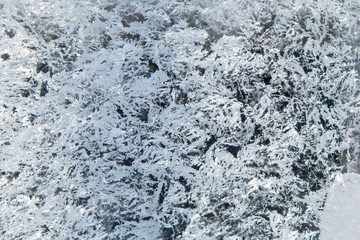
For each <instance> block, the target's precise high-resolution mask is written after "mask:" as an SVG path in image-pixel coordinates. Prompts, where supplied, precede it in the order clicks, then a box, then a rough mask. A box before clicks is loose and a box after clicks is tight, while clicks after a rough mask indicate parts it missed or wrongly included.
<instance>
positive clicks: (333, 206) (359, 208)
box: [320, 173, 360, 240]
mask: <svg viewBox="0 0 360 240" xmlns="http://www.w3.org/2000/svg"><path fill="white" fill-rule="evenodd" d="M359 186H360V175H358V174H354V173H349V174H344V175H339V176H337V178H336V179H335V183H334V185H333V186H332V187H331V188H330V190H329V192H328V197H327V200H326V204H325V208H324V212H323V213H322V216H321V224H320V230H321V235H320V239H321V240H356V239H359V236H360V217H359V216H360V204H359V203H360V188H359Z"/></svg>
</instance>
